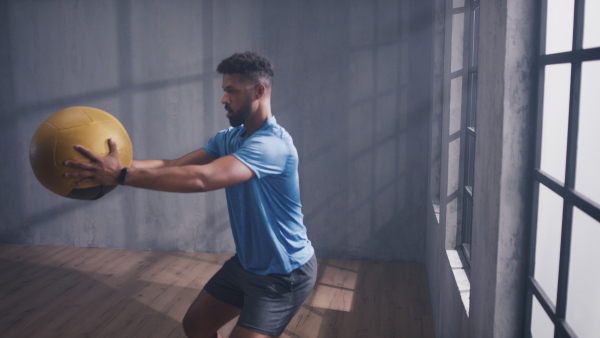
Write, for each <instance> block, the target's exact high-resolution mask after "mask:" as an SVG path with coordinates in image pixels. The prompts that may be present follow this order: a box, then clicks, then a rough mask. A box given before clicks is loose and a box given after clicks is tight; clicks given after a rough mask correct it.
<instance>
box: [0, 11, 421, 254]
mask: <svg viewBox="0 0 600 338" xmlns="http://www.w3.org/2000/svg"><path fill="white" fill-rule="evenodd" d="M428 3H429V2H423V1H409V0H405V1H395V0H380V1H368V2H367V1H360V0H355V1H346V0H338V1H316V0H315V1H275V0H270V1H267V0H265V1H196V0H177V1H158V0H156V1H135V2H133V1H131V2H130V1H117V0H113V1H109V0H102V1H75V0H64V1H59V0H54V1H49V0H48V1H28V0H18V1H17V0H15V1H6V0H4V1H0V47H1V48H0V95H1V96H0V98H1V101H0V128H1V129H0V138H1V141H2V148H1V152H0V154H1V155H2V158H4V159H5V161H4V162H5V163H4V166H3V169H2V175H1V178H0V179H1V182H0V183H1V184H2V190H1V192H0V212H1V214H2V222H0V242H4V243H7V242H10V243H27V244H48V245H68V246H95V247H117V248H132V249H151V250H180V251H203V252H233V250H234V246H233V241H232V239H231V234H230V230H229V223H228V217H227V215H226V204H225V200H224V193H223V192H222V191H218V192H211V193H206V194H188V195H186V194H170V193H160V192H152V191H142V190H135V189H132V188H118V189H116V190H115V191H113V192H111V193H110V194H109V195H107V196H105V197H103V198H102V199H100V200H98V201H94V202H83V201H75V200H69V199H66V198H62V197H59V196H56V195H54V194H52V193H51V192H49V191H46V190H45V189H44V188H43V187H42V186H41V185H40V184H39V183H38V182H37V181H36V179H35V177H34V175H33V173H32V171H31V169H30V166H29V159H28V147H29V141H30V139H31V136H32V135H33V133H34V132H35V130H36V128H37V127H38V126H39V124H40V123H41V122H42V121H43V120H45V119H46V118H47V117H48V116H50V115H51V114H52V113H54V112H56V111H58V110H60V109H62V108H65V107H69V106H74V105H87V106H93V107H97V108H100V109H103V110H106V111H108V112H110V113H112V114H113V115H115V116H116V117H117V118H118V119H120V120H121V122H122V123H123V124H124V125H125V127H126V128H127V130H128V132H129V134H130V136H131V138H132V141H133V145H134V153H135V157H136V158H173V157H177V156H180V155H183V154H185V153H187V152H189V151H191V150H194V149H196V148H198V147H200V146H202V145H203V144H204V143H205V142H206V141H207V140H208V139H209V138H210V137H211V136H212V135H213V134H214V133H215V132H216V131H217V130H219V129H223V128H225V127H227V126H228V125H227V120H226V118H225V117H224V114H223V113H224V110H223V107H222V106H221V105H220V103H219V101H220V97H221V88H220V81H221V78H220V76H218V75H217V74H216V72H215V71H214V68H215V66H216V64H217V63H218V62H219V61H220V60H221V59H222V58H224V57H227V56H229V55H230V54H232V53H233V52H235V51H243V50H255V51H258V52H262V53H265V54H267V55H268V56H270V57H271V58H272V59H273V61H274V62H275V65H276V68H277V69H276V74H277V75H276V79H275V92H274V101H273V109H274V113H275V115H276V116H277V119H278V122H279V123H280V124H281V125H283V126H284V127H285V128H286V129H287V130H288V131H289V132H290V133H291V134H292V136H293V137H294V140H295V144H296V146H297V148H298V151H299V153H300V161H301V163H300V175H301V193H302V199H303V205H304V209H303V210H304V213H305V221H306V225H307V227H308V229H309V236H310V238H311V239H312V241H313V242H314V245H315V247H316V249H317V252H318V254H319V255H321V256H322V257H340V258H370V259H385V260H390V259H401V260H415V261H424V259H425V257H424V255H425V251H424V250H425V249H424V247H425V223H426V213H425V210H426V209H425V207H426V199H427V191H426V186H427V184H426V179H427V176H426V173H427V163H426V159H427V158H426V153H427V128H428V127H427V122H428V121H427V118H428V110H429V102H430V100H429V89H428V86H429V79H430V78H429V59H430V55H431V53H430V34H428V30H429V29H430V25H429V20H430V12H429V10H428Z"/></svg>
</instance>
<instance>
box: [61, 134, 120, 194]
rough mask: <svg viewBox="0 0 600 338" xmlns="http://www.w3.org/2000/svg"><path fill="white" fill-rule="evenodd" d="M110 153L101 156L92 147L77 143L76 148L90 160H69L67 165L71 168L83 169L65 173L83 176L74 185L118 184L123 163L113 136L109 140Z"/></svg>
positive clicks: (69, 175)
mask: <svg viewBox="0 0 600 338" xmlns="http://www.w3.org/2000/svg"><path fill="white" fill-rule="evenodd" d="M108 148H109V150H110V152H109V154H108V155H106V156H100V155H98V154H96V153H94V152H93V151H91V150H90V149H88V148H86V147H84V146H81V145H76V146H75V150H77V151H78V152H80V153H81V154H83V155H84V156H85V157H87V158H89V159H90V162H89V163H87V162H79V161H72V160H67V161H65V163H64V164H65V165H66V166H67V167H70V168H77V169H81V171H77V172H69V173H65V177H66V178H81V180H78V181H75V182H73V186H80V185H83V184H87V183H101V184H105V185H118V184H119V182H118V177H119V173H120V171H121V169H123V163H122V162H121V158H120V157H119V152H118V150H117V144H116V142H115V141H114V140H113V139H112V138H111V139H109V140H108Z"/></svg>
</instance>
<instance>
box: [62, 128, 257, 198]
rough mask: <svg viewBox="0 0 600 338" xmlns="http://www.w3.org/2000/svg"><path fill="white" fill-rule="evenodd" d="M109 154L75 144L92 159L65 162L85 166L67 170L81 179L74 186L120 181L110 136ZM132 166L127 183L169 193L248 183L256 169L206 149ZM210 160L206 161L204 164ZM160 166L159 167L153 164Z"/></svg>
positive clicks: (115, 150)
mask: <svg viewBox="0 0 600 338" xmlns="http://www.w3.org/2000/svg"><path fill="white" fill-rule="evenodd" d="M108 145H109V148H110V153H109V154H108V155H107V156H99V155H97V154H95V153H94V152H92V151H91V150H89V149H87V148H85V147H82V146H76V147H75V149H76V150H77V151H79V152H80V153H82V154H83V155H85V156H86V157H88V158H89V159H90V162H89V163H86V162H78V161H65V165H66V166H68V167H72V168H78V169H82V170H81V171H78V172H71V173H66V174H65V177H67V178H80V180H79V181H76V182H75V183H73V185H74V186H79V185H82V184H86V183H90V182H98V183H102V184H107V185H116V184H118V176H119V173H120V172H121V170H122V169H123V168H124V167H123V164H122V162H121V159H120V157H119V154H118V151H117V145H116V144H115V142H114V141H113V140H112V139H111V140H109V142H108ZM136 162H137V163H135V164H136V165H133V166H132V167H131V168H130V169H129V173H128V175H127V179H126V180H125V184H126V185H128V186H133V187H137V188H143V189H151V190H160V191H169V192H203V191H210V190H216V189H220V188H225V187H228V186H232V185H235V184H238V183H242V182H245V181H247V180H249V179H250V178H252V177H254V172H253V171H252V170H250V168H248V167H247V166H246V165H245V164H244V163H242V162H241V161H240V160H238V159H237V158H236V157H234V156H232V155H228V156H225V157H221V158H219V159H216V160H213V159H212V157H210V155H208V153H206V151H204V150H203V149H200V150H197V151H195V152H192V153H190V154H188V155H185V156H183V157H182V158H180V159H178V160H174V161H172V162H171V161H164V162H163V161H161V160H150V161H148V162H145V161H136ZM205 162H208V163H206V164H203V163H205ZM153 165H158V167H153Z"/></svg>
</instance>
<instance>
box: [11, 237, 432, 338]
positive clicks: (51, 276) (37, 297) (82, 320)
mask: <svg viewBox="0 0 600 338" xmlns="http://www.w3.org/2000/svg"><path fill="white" fill-rule="evenodd" d="M230 256H231V255H216V254H202V253H174V252H150V251H134V250H117V249H95V248H69V247H43V246H22V245H0V269H1V271H2V272H3V273H2V276H0V332H2V336H3V337H4V336H6V337H42V336H43V337H124V336H126V337H182V336H183V330H182V327H181V319H182V318H183V315H184V314H185V312H186V311H187V308H188V307H189V305H190V304H191V302H192V301H193V300H194V299H195V298H196V296H197V294H198V292H199V291H200V290H201V289H202V287H203V286H204V284H205V283H206V282H207V281H208V279H209V278H210V277H211V276H212V275H213V274H214V273H215V272H216V271H217V270H218V269H219V268H220V267H221V265H222V264H223V263H224V262H225V261H226V260H227V259H228V258H229V257H230ZM318 272H319V273H318V279H317V285H316V286H315V290H314V291H313V293H312V294H311V295H310V296H309V298H308V299H307V301H306V302H305V304H304V305H303V306H302V307H301V309H300V311H299V312H298V314H296V316H295V317H294V318H293V319H292V321H291V322H290V324H289V325H288V327H287V328H286V330H285V332H284V334H283V335H282V337H284V338H319V337H327V338H332V337H333V338H334V337H340V338H347V337H353V338H354V337H356V338H360V337H386V338H387V337H416V338H418V337H425V338H429V337H435V334H434V328H433V318H432V315H431V307H430V304H429V293H428V288H427V278H426V272H425V269H424V266H423V265H422V264H417V263H408V262H370V261H348V260H333V259H319V270H318ZM236 320H237V319H234V320H232V321H231V322H230V323H228V324H227V325H226V326H225V327H223V328H222V329H221V330H220V333H221V334H223V335H224V336H228V335H229V334H230V332H231V330H232V329H233V327H234V326H235V322H236Z"/></svg>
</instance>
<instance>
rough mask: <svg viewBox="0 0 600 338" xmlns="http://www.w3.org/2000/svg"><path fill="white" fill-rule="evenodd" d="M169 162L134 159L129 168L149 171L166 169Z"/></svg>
mask: <svg viewBox="0 0 600 338" xmlns="http://www.w3.org/2000/svg"><path fill="white" fill-rule="evenodd" d="M168 162H169V161H167V160H136V159H134V160H133V161H132V162H131V168H140V169H141V168H145V169H151V168H162V167H166V166H168V165H167V163H168Z"/></svg>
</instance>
